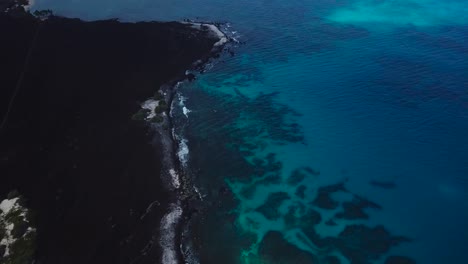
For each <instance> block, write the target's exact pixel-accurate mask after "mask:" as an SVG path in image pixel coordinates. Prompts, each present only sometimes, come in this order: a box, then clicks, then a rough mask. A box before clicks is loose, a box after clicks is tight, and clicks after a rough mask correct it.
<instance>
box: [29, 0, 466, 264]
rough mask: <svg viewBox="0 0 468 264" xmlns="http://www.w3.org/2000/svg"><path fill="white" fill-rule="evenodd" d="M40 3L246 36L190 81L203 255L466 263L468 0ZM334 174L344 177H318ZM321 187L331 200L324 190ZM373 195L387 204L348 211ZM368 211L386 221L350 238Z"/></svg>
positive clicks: (39, 2) (371, 219)
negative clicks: (204, 25) (207, 24)
mask: <svg viewBox="0 0 468 264" xmlns="http://www.w3.org/2000/svg"><path fill="white" fill-rule="evenodd" d="M35 8H38V9H45V8H50V9H53V10H54V11H55V12H56V13H58V14H61V15H66V16H71V17H81V18H84V19H89V20H92V19H102V18H113V17H119V18H121V19H122V20H129V21H138V20H181V19H183V18H191V19H199V20H209V21H223V22H228V23H229V26H230V27H225V30H228V31H229V32H230V33H231V34H233V35H234V36H236V37H237V38H238V39H239V40H241V41H242V42H245V44H242V45H237V47H236V48H235V49H234V51H235V53H236V54H235V56H233V57H230V56H227V55H226V56H224V57H222V58H221V60H220V61H218V63H216V64H214V65H213V67H212V68H211V69H210V70H209V71H208V72H207V73H205V74H203V75H200V76H199V78H198V80H197V81H196V82H193V83H190V84H185V85H183V86H181V87H180V95H181V96H184V97H186V98H187V100H186V101H185V105H186V107H187V108H188V109H190V110H191V112H190V113H188V118H186V117H185V116H184V115H183V114H182V113H179V112H180V111H179V112H177V111H175V113H176V114H175V115H176V119H177V122H176V123H177V124H178V126H179V129H180V130H181V131H182V133H184V136H185V137H186V138H187V140H188V147H189V150H190V155H189V162H188V166H189V167H190V170H191V171H192V174H193V177H194V179H195V183H196V185H197V187H198V188H199V189H200V191H201V193H202V194H203V195H204V204H205V205H204V208H205V211H204V213H205V215H206V216H205V217H203V218H201V217H199V218H195V219H194V221H193V223H192V231H191V232H192V233H193V236H194V237H196V238H197V241H198V242H197V243H194V244H196V245H194V250H195V252H198V253H197V254H196V255H198V257H197V258H198V259H199V260H200V262H201V263H280V261H283V262H281V263H308V262H310V259H309V258H307V257H304V256H305V255H304V256H303V255H302V253H301V251H302V252H309V253H312V254H313V255H314V256H315V257H316V261H318V262H319V263H332V262H330V261H329V259H327V256H336V257H337V258H338V259H340V260H341V263H383V261H384V259H385V258H386V257H387V256H389V255H404V256H408V257H411V258H413V259H415V260H416V261H417V263H468V256H466V252H467V251H468V225H467V224H466V223H468V158H467V157H468V136H467V135H468V16H466V14H467V13H468V2H467V1H461V0H450V1H435V0H411V1H410V0H407V1H403V0H401V1H371V0H355V1H354V0H349V1H329V0H309V1H298V0H293V1H275V0H270V1H245V0H242V1H213V0H203V1H186V0H177V1H161V0H153V1H150V0H140V1H124V0H114V1H92V0H82V1H73V0H60V1H58V0H36V4H35ZM233 31H236V32H233ZM179 110H180V109H179ZM177 113H179V114H177ZM182 127H183V129H182ZM338 183H343V184H344V187H345V188H346V189H345V190H346V191H344V189H341V190H338V191H336V192H335V191H333V192H332V191H329V192H325V191H324V190H326V189H323V188H322V189H320V188H321V187H324V186H329V185H332V184H338ZM300 186H304V187H300ZM329 189H330V188H329ZM300 190H302V192H303V195H302V194H300V193H301V191H300ZM324 193H326V194H327V195H325V196H326V197H331V199H332V202H333V201H335V203H336V204H335V206H334V205H333V204H331V205H329V206H328V208H324V207H327V206H324V205H323V204H322V205H321V204H320V202H318V200H317V199H316V198H317V197H322V198H323V197H324V196H320V195H321V194H324ZM325 200H326V199H325ZM325 200H322V201H325ZM327 201H328V200H327ZM349 201H354V202H353V203H349ZM363 201H367V202H369V201H372V202H374V203H376V204H378V205H379V206H380V209H378V208H366V209H365V210H364V212H366V213H367V216H368V217H363V216H362V215H360V216H361V217H360V218H359V219H347V218H350V217H346V216H343V214H340V212H342V210H343V208H348V209H349V208H352V209H354V211H353V210H348V213H349V212H351V211H352V212H353V213H356V212H357V211H359V209H360V207H363V206H364V205H363V203H362V202H363ZM347 202H348V203H347ZM347 206H348V207H347ZM367 206H369V203H367ZM332 207H333V208H332ZM335 207H336V208H335ZM374 207H376V206H374ZM317 215H320V218H321V220H320V221H316V220H315V219H316V218H317ZM330 219H333V222H335V223H336V225H334V226H330V225H327V224H325V222H327V221H328V220H330ZM357 224H363V225H365V226H368V227H375V226H378V225H383V226H384V227H385V230H387V231H388V234H387V233H385V232H374V233H372V232H371V231H372V230H373V229H361V230H360V231H359V230H357V231H356V230H354V231H355V232H354V233H353V236H351V237H352V239H349V238H347V237H345V235H344V234H343V233H342V232H343V230H345V228H346V227H347V226H348V227H350V226H353V225H354V226H356V225H357ZM362 230H364V231H362ZM370 230H371V231H370ZM270 231H276V232H277V233H274V234H275V235H272V233H269V232H270ZM374 231H375V230H374ZM340 233H341V235H340ZM278 234H279V235H278ZM371 236H372V237H371ZM390 236H395V237H396V236H404V237H407V238H409V239H411V241H410V242H401V243H399V244H398V245H394V246H392V247H391V248H390V250H389V251H388V252H385V251H386V250H380V249H379V247H372V245H382V247H384V248H385V245H387V243H390V242H395V241H399V240H401V239H393V238H391V237H390ZM327 237H328V238H330V239H328V240H327V239H325V238H327ZM283 240H284V241H283ZM369 240H370V241H371V242H369ZM200 241H201V242H200ZM368 242H369V243H368ZM275 245H277V246H278V247H275ZM286 245H291V246H292V247H291V246H286ZM283 249H284V251H283ZM299 250H301V251H299ZM280 251H281V252H280ZM278 252H280V253H278ZM275 254H280V256H277V255H275ZM350 256H355V257H356V258H355V261H354V262H351V261H349V259H350V258H351V257H350ZM362 256H365V257H364V259H363V258H361V257H362ZM282 257H283V258H284V259H281V258H282ZM298 257H300V259H298ZM220 261H223V262H220Z"/></svg>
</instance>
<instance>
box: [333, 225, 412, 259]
mask: <svg viewBox="0 0 468 264" xmlns="http://www.w3.org/2000/svg"><path fill="white" fill-rule="evenodd" d="M409 241H410V240H409V239H408V238H406V237H401V236H392V235H391V234H390V233H389V232H388V231H387V230H386V229H385V228H384V227H383V226H376V227H373V228H371V227H367V226H364V225H350V226H347V227H346V228H345V229H344V230H343V231H342V232H341V233H340V234H339V235H338V238H336V240H335V242H334V244H335V247H336V248H338V249H339V250H340V251H341V252H342V254H343V255H344V256H345V257H346V258H347V259H349V260H350V262H351V264H365V263H371V261H373V260H376V259H378V258H379V257H380V256H381V255H383V254H385V253H387V252H388V250H389V249H390V248H391V247H393V246H396V245H398V244H400V243H402V242H409Z"/></svg>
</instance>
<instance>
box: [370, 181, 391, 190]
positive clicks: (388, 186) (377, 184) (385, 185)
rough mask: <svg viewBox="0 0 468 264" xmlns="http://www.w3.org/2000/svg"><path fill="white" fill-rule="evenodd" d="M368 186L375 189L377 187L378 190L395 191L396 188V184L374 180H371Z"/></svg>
mask: <svg viewBox="0 0 468 264" xmlns="http://www.w3.org/2000/svg"><path fill="white" fill-rule="evenodd" d="M369 184H370V185H372V186H375V187H379V188H382V189H387V190H389V189H395V188H396V184H395V183H394V182H391V181H376V180H372V181H370V182H369Z"/></svg>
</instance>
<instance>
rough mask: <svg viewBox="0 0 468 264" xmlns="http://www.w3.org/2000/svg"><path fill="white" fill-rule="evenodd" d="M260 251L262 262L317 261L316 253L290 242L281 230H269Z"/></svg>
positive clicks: (306, 263) (302, 262)
mask: <svg viewBox="0 0 468 264" xmlns="http://www.w3.org/2000/svg"><path fill="white" fill-rule="evenodd" d="M258 251H259V255H260V256H261V258H262V260H263V262H261V263H301V264H314V263H317V258H316V257H315V256H314V255H312V254H310V253H309V252H306V251H303V250H301V249H299V248H297V247H295V246H294V245H291V244H289V243H288V242H287V241H286V240H285V239H284V238H283V236H282V235H281V233H279V232H273V231H270V232H268V233H267V234H266V235H265V237H264V238H263V240H262V242H261V243H260V246H259V250H258Z"/></svg>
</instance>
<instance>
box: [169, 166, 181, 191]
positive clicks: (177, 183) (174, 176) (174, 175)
mask: <svg viewBox="0 0 468 264" xmlns="http://www.w3.org/2000/svg"><path fill="white" fill-rule="evenodd" d="M169 174H170V175H171V179H172V186H174V188H176V189H179V187H180V179H179V174H177V172H176V171H175V170H174V169H170V170H169Z"/></svg>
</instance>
